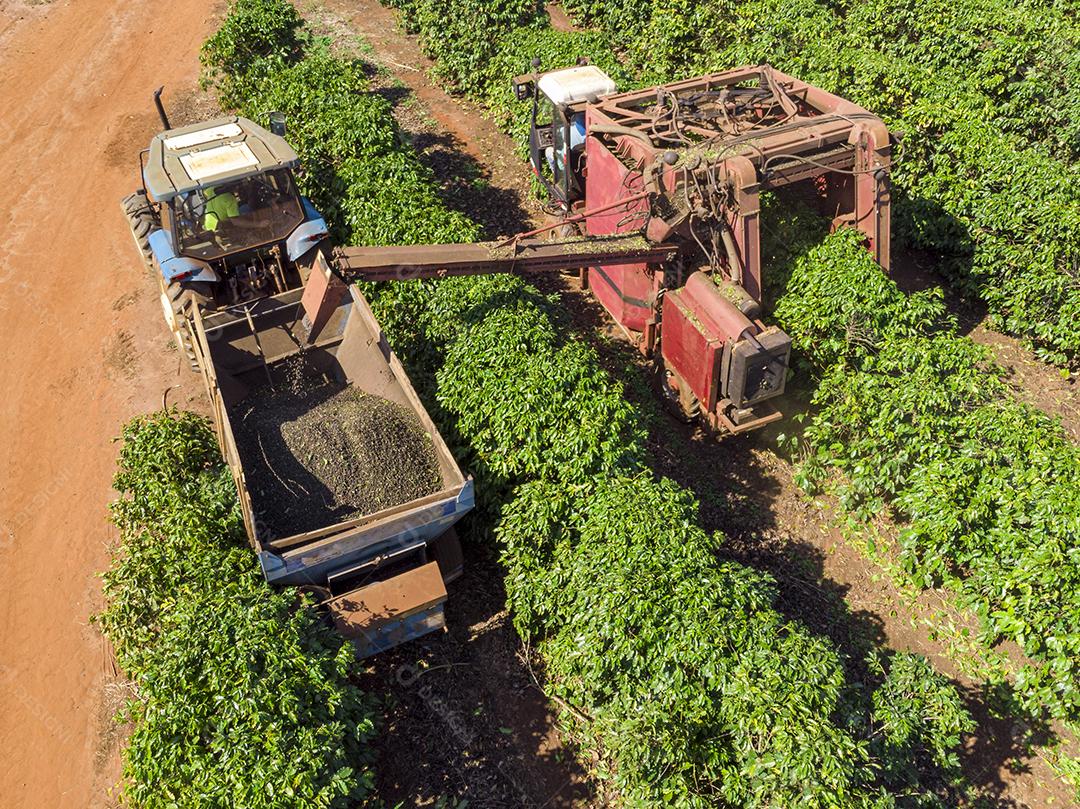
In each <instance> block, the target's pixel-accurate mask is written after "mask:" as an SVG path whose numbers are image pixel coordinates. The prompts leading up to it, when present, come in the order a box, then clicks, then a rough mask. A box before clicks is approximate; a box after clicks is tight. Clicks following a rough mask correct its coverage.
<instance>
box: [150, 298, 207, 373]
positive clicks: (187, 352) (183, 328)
mask: <svg viewBox="0 0 1080 809" xmlns="http://www.w3.org/2000/svg"><path fill="white" fill-rule="evenodd" d="M161 289H162V291H161V308H162V310H163V311H164V313H165V321H166V322H167V323H168V324H169V328H170V329H171V330H172V333H173V336H174V337H175V338H176V345H177V347H178V348H179V349H180V350H181V351H182V352H183V353H184V356H186V357H187V358H188V362H189V363H191V370H193V371H196V372H198V370H199V358H198V355H196V353H195V345H194V336H193V335H192V333H191V327H190V326H189V323H190V322H191V313H192V312H193V311H194V308H195V307H196V306H202V305H204V304H206V303H207V302H209V301H210V300H211V298H212V297H213V289H212V288H211V285H210V284H208V283H205V282H201V281H195V282H192V283H182V282H181V283H178V282H175V281H173V282H171V283H166V282H165V280H164V279H162V282H161Z"/></svg>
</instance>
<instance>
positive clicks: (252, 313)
mask: <svg viewBox="0 0 1080 809" xmlns="http://www.w3.org/2000/svg"><path fill="white" fill-rule="evenodd" d="M320 260H321V259H320ZM323 267H325V264H323ZM323 271H325V270H323ZM301 295H302V289H295V290H289V291H286V292H284V293H279V294H276V295H272V296H269V297H266V298H262V299H259V300H257V301H253V302H251V303H249V304H245V305H243V306H239V307H231V308H225V309H221V310H217V311H205V310H201V309H197V310H195V312H194V317H193V327H194V336H195V339H194V341H193V349H194V351H195V354H196V359H197V360H198V365H199V367H200V368H201V369H202V376H203V379H204V381H205V383H206V390H207V394H208V396H209V399H210V405H211V408H212V411H213V418H214V425H215V429H216V431H217V438H218V441H219V443H220V445H221V448H222V452H223V454H224V457H225V460H226V461H227V463H228V466H229V469H230V471H231V472H232V476H233V480H234V481H235V483H236V489H237V492H238V494H239V498H240V508H241V511H242V514H243V518H244V526H245V528H246V530H247V536H248V540H249V542H250V544H251V546H252V548H253V549H254V551H255V553H256V554H257V555H258V559H259V564H260V565H261V567H262V571H263V574H264V575H265V576H266V579H267V581H269V582H270V583H271V584H275V585H291V586H298V587H301V588H303V589H305V590H307V591H309V592H313V593H314V594H316V596H317V597H318V598H319V600H320V601H321V602H322V603H323V604H324V605H325V606H326V607H327V609H329V611H330V613H331V615H332V616H333V618H334V621H335V623H336V624H337V625H338V627H339V629H341V631H342V632H343V633H345V634H346V635H347V636H348V637H350V638H351V639H352V640H353V641H354V643H355V645H356V647H357V649H358V652H359V654H360V655H361V656H367V655H370V654H374V653H376V652H379V651H382V650H383V649H386V648H389V647H390V646H393V645H395V644H397V643H401V642H403V641H406V640H410V639H412V638H415V637H419V636H420V635H423V634H425V633H427V632H430V631H433V630H436V629H439V628H441V627H443V626H444V624H445V619H444V614H443V604H444V602H445V601H446V598H447V594H446V588H445V584H446V583H448V582H450V581H452V580H453V579H455V578H456V577H457V576H459V575H460V574H461V572H462V556H461V549H460V546H459V544H458V541H457V537H456V535H455V534H454V531H453V527H454V524H455V523H456V522H457V521H458V520H459V519H461V517H463V516H464V515H465V514H466V513H468V511H469V510H470V509H472V507H473V481H472V479H471V478H470V477H467V476H466V475H465V474H464V473H463V472H462V471H461V469H460V468H459V467H458V464H457V462H456V461H455V460H454V457H453V455H452V454H451V453H450V450H449V449H448V448H447V446H446V443H445V442H444V441H443V439H442V436H441V435H440V434H439V431H438V429H437V428H436V427H435V425H434V423H433V422H432V421H431V418H430V417H429V416H428V413H427V411H426V410H425V408H424V406H423V404H422V403H421V402H420V400H419V398H418V397H417V395H416V392H415V390H414V389H413V387H412V384H411V383H410V382H409V378H408V376H407V375H406V373H405V371H404V369H403V368H402V366H401V363H400V362H399V361H398V359H397V357H396V356H394V353H393V352H392V351H391V350H390V347H389V344H388V343H387V341H386V338H385V336H384V335H383V333H382V330H381V329H380V327H379V325H378V323H377V322H376V320H375V318H374V316H373V315H372V313H371V310H370V308H369V307H368V304H367V302H366V301H365V299H364V297H363V296H362V295H361V294H360V292H359V291H358V290H357V289H356V288H355V287H354V288H352V289H350V290H349V294H348V295H346V296H344V297H343V299H342V300H341V301H340V302H339V303H338V305H337V306H336V307H335V309H334V311H333V312H332V313H330V315H329V317H328V318H327V319H326V322H325V323H324V324H323V325H322V328H321V329H320V333H319V335H318V337H317V339H315V340H313V341H311V342H309V341H308V339H307V338H308V337H309V329H308V328H307V326H305V324H304V318H303V312H302V309H301V306H300V298H301ZM298 362H302V363H303V366H304V367H305V368H306V369H309V372H310V373H311V374H313V375H318V376H322V377H323V378H325V379H328V380H330V381H331V382H333V383H336V385H338V386H340V387H351V388H354V389H356V390H358V391H361V392H362V393H363V394H365V395H369V396H373V397H378V399H380V400H386V401H389V402H392V403H394V404H395V405H397V406H399V407H400V408H403V409H404V410H405V411H407V412H408V413H409V414H411V417H412V418H413V419H415V422H416V424H417V425H419V427H420V428H421V429H422V431H423V434H424V436H426V439H427V440H428V441H430V449H431V451H432V454H433V456H434V458H435V461H436V463H437V468H438V485H437V487H435V490H434V491H432V492H431V493H430V494H427V495H425V496H423V497H421V498H418V499H412V500H409V501H407V502H402V503H400V504H397V505H394V506H392V507H389V508H384V509H381V510H378V511H374V512H372V513H368V514H359V515H354V516H350V517H349V518H348V519H344V520H341V521H336V522H335V521H333V520H331V521H329V522H327V524H325V525H316V526H314V527H312V528H310V530H306V531H303V532H300V533H283V532H282V531H281V530H280V525H277V524H274V523H272V522H268V521H267V520H266V519H264V518H263V516H262V513H263V509H261V508H260V502H259V494H258V493H257V492H256V491H254V490H253V486H252V479H253V477H255V473H256V471H257V470H256V467H258V470H260V471H262V473H263V474H264V476H265V473H266V471H267V469H270V470H271V471H272V470H273V469H274V468H275V467H282V466H284V465H285V464H286V463H287V462H288V461H289V460H290V459H289V458H288V457H282V453H281V452H280V451H279V452H278V453H274V454H273V455H272V456H271V457H267V456H266V455H265V454H263V451H262V450H261V449H260V451H258V452H256V451H255V448H253V447H246V448H245V447H244V446H243V445H242V442H241V440H240V439H239V437H238V436H239V435H240V433H241V431H242V425H241V424H240V420H241V419H242V418H257V419H261V423H262V424H263V425H266V424H267V423H269V424H270V426H271V427H272V428H274V427H275V426H276V422H275V414H274V413H270V414H269V415H268V416H267V415H266V414H262V413H259V412H254V413H252V412H251V409H252V408H256V409H257V408H259V407H267V406H269V405H268V404H267V399H266V397H264V396H261V394H262V393H264V392H265V391H266V390H267V388H268V386H272V387H275V388H280V389H282V390H281V394H282V396H286V397H296V398H299V397H302V396H303V395H304V393H305V390H304V386H305V385H308V384H309V383H308V381H307V380H306V379H301V380H299V383H298V380H297V375H296V372H295V367H296V365H297V363H298ZM249 402H254V403H255V404H253V405H251V406H250V407H249V406H248V403H249ZM288 415H289V416H290V417H293V418H294V417H295V416H296V414H295V413H290V414H288ZM281 429H282V428H276V429H271V430H269V431H267V432H269V433H270V434H271V435H270V436H269V439H272V438H273V437H274V436H275V435H276V434H277V433H279V432H280V430H281ZM269 439H268V440H269ZM261 446H262V441H261V440H260V443H259V447H260V448H261ZM284 454H285V455H286V456H287V455H288V453H287V452H285V453H284ZM300 462H301V463H308V461H307V460H306V459H300ZM262 465H265V466H266V468H263V466H262ZM274 474H280V475H282V476H285V475H287V474H293V475H294V477H295V478H297V479H296V480H288V479H285V480H283V481H282V486H283V487H285V488H287V489H291V490H292V491H293V492H294V493H295V496H296V497H297V498H299V500H298V502H300V505H304V503H303V502H301V501H303V500H304V499H305V498H318V497H320V494H319V493H318V492H316V491H315V490H314V489H313V486H312V483H311V482H310V481H308V480H307V478H304V476H303V472H302V470H301V472H300V473H299V474H298V473H295V472H292V473H289V472H284V471H281V472H275V473H274ZM315 485H317V483H316V484H315ZM305 486H306V489H307V490H306V491H305V490H303V489H302V488H301V487H305ZM269 496H272V497H289V496H290V495H288V494H286V493H285V490H284V489H282V490H275V491H273V492H272V493H271V495H269Z"/></svg>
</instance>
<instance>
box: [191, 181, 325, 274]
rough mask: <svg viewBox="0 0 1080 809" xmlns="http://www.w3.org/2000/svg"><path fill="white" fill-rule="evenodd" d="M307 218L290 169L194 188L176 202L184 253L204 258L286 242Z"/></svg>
mask: <svg viewBox="0 0 1080 809" xmlns="http://www.w3.org/2000/svg"><path fill="white" fill-rule="evenodd" d="M303 219H304V211H303V207H302V205H301V202H300V196H299V194H298V193H297V191H296V186H295V184H294V183H293V178H292V174H291V173H290V172H289V171H288V169H278V170H276V171H269V172H267V173H265V174H261V175H258V176H256V177H248V178H245V179H243V180H237V181H235V182H226V183H222V184H221V185H218V186H215V187H213V188H206V189H203V190H201V191H191V192H189V193H187V194H182V195H180V196H178V197H176V198H175V199H174V200H173V201H172V220H173V229H174V230H173V232H174V235H175V237H176V244H177V245H178V247H179V250H178V252H179V253H181V254H183V255H185V256H190V257H192V258H199V259H203V260H204V261H208V260H211V259H215V258H220V257H221V256H224V255H228V254H229V253H236V252H239V251H241V250H246V249H249V248H252V247H259V246H261V245H264V244H268V243H270V242H276V241H280V240H281V239H284V238H285V237H287V236H288V235H289V234H290V233H292V231H293V230H294V229H295V228H296V226H297V225H299V224H300V223H301V222H302V221H303Z"/></svg>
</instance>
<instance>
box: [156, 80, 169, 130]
mask: <svg viewBox="0 0 1080 809" xmlns="http://www.w3.org/2000/svg"><path fill="white" fill-rule="evenodd" d="M164 89H165V85H162V86H161V87H159V88H157V89H156V90H154V106H155V107H157V114H158V117H160V118H161V125H162V126H163V127H165V130H166V131H168V130H170V129H172V125H171V124H170V123H169V116H168V115H166V114H165V105H164V104H162V103H161V92H162V90H164Z"/></svg>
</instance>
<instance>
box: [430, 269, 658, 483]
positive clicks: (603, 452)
mask: <svg viewBox="0 0 1080 809" xmlns="http://www.w3.org/2000/svg"><path fill="white" fill-rule="evenodd" d="M471 286H472V288H473V290H472V291H473V294H474V295H475V294H476V291H477V289H478V288H479V289H483V288H484V287H487V286H489V285H488V284H487V283H485V282H484V281H474V282H472V284H471ZM490 286H491V287H492V291H493V292H494V293H495V294H493V295H492V296H491V297H490V298H489V299H488V300H487V301H485V302H484V304H483V305H482V308H479V309H477V308H473V309H472V311H470V312H469V313H468V314H467V315H466V316H465V317H464V318H462V319H461V320H460V321H459V324H460V325H459V327H458V332H457V335H456V336H455V337H454V339H453V341H452V342H451V343H450V344H449V345H448V347H447V350H446V356H445V360H444V364H443V366H442V368H441V369H440V371H439V373H438V376H437V381H438V397H439V401H440V402H441V403H442V404H443V406H444V407H446V408H447V409H448V410H450V411H451V412H454V413H456V414H458V420H457V428H458V430H459V431H460V432H461V433H462V434H463V435H465V436H467V437H468V440H469V442H470V444H471V445H472V446H473V448H474V450H475V451H476V452H477V454H478V456H479V459H480V460H481V461H482V462H483V463H484V464H485V466H486V467H487V468H488V469H489V470H491V471H492V472H493V473H494V474H496V475H497V476H499V477H502V478H507V479H515V478H516V479H520V478H522V477H525V476H528V477H538V478H545V479H548V480H563V481H577V480H581V479H583V478H585V477H587V476H589V475H594V474H597V473H601V472H611V471H615V470H618V469H621V468H626V467H627V466H634V465H636V463H638V462H639V459H640V457H641V443H642V440H643V437H644V436H643V435H642V431H641V428H640V427H639V426H638V418H637V414H636V413H635V411H634V408H633V406H632V405H630V404H629V403H627V401H626V397H625V396H624V395H623V391H622V386H621V385H618V384H616V383H614V382H612V380H611V379H610V377H609V376H608V375H607V373H606V372H605V371H604V370H603V369H602V368H600V366H599V363H598V362H597V359H596V355H595V353H594V352H593V351H592V349H591V348H589V347H587V346H586V345H585V344H584V343H581V342H579V341H573V342H565V341H564V340H563V339H562V338H561V337H560V336H559V334H558V333H557V331H556V329H555V324H554V323H553V322H552V319H551V317H549V315H548V312H547V311H545V308H542V307H541V306H540V305H538V303H537V302H536V301H535V299H530V298H531V297H532V296H530V295H529V293H528V291H526V290H525V289H524V285H522V284H518V285H517V287H518V288H517V289H516V290H513V293H516V294H513V293H512V297H511V296H510V295H507V294H506V293H507V292H508V291H509V290H506V289H505V284H502V283H500V282H495V283H494V284H491V285H490ZM500 287H502V288H500ZM456 291H457V290H456V289H455V288H454V286H451V285H445V286H443V287H442V288H441V289H440V291H439V296H440V297H442V296H448V295H454V293H455V292H456ZM548 308H550V306H549V307H548Z"/></svg>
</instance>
